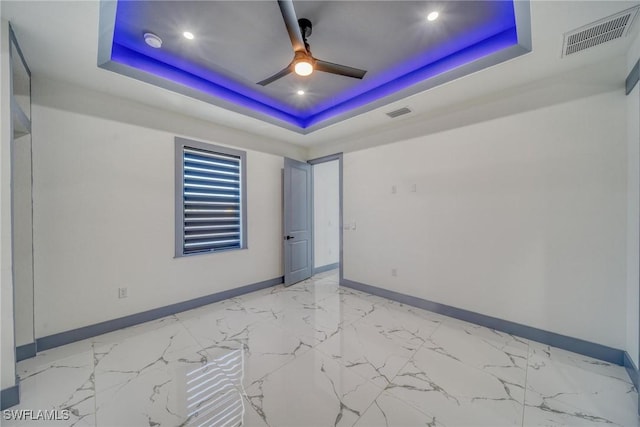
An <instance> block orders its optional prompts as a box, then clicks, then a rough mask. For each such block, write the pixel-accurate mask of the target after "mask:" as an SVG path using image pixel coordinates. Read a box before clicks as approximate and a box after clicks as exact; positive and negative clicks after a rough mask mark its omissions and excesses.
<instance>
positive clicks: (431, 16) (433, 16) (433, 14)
mask: <svg viewBox="0 0 640 427" xmlns="http://www.w3.org/2000/svg"><path fill="white" fill-rule="evenodd" d="M438 16H440V14H439V13H438V12H436V11H433V12H431V13H430V14H428V15H427V21H435V20H436V19H438Z"/></svg>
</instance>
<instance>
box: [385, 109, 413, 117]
mask: <svg viewBox="0 0 640 427" xmlns="http://www.w3.org/2000/svg"><path fill="white" fill-rule="evenodd" d="M410 112H411V110H410V109H409V108H407V107H402V108H399V109H397V110H393V111H389V112H388V113H387V116H389V117H391V118H392V119H395V118H396V117H398V116H403V115H405V114H409V113H410Z"/></svg>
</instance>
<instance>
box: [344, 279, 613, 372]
mask: <svg viewBox="0 0 640 427" xmlns="http://www.w3.org/2000/svg"><path fill="white" fill-rule="evenodd" d="M340 285H341V286H346V287H348V288H352V289H357V290H359V291H362V292H367V293H369V294H373V295H378V296H381V297H383V298H387V299H390V300H394V301H397V302H400V303H403V304H407V305H411V306H414V307H418V308H422V309H424V310H428V311H432V312H434V313H439V314H442V315H445V316H449V317H454V318H456V319H460V320H464V321H466V322H470V323H475V324H476V325H480V326H485V327H487V328H491V329H495V330H496V331H501V332H505V333H507V334H512V335H517V336H519V337H522V338H526V339H530V340H533V341H538V342H541V343H543V344H547V345H550V346H553V347H558V348H562V349H564V350H569V351H572V352H574V353H578V354H582V355H585V356H589V357H593V358H595V359H599V360H604V361H605V362H609V363H614V364H616V365H620V366H624V351H622V350H619V349H616V348H612V347H607V346H605V345H602V344H597V343H594V342H590V341H585V340H581V339H578V338H573V337H569V336H566V335H561V334H557V333H555V332H549V331H545V330H543V329H538V328H534V327H531V326H527V325H522V324H519V323H515V322H511V321H509V320H503V319H499V318H497V317H491V316H486V315H484V314H480V313H475V312H473V311H468V310H464V309H461V308H456V307H452V306H449V305H445V304H440V303H437V302H433V301H429V300H425V299H422V298H418V297H414V296H411V295H406V294H402V293H399V292H395V291H390V290H388V289H383V288H379V287H376V286H371V285H366V284H364V283H359V282H354V281H352V280H348V279H342V280H341V281H340Z"/></svg>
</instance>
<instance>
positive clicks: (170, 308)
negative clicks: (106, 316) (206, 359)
mask: <svg viewBox="0 0 640 427" xmlns="http://www.w3.org/2000/svg"><path fill="white" fill-rule="evenodd" d="M283 282H284V277H282V276H281V277H276V278H275V279H270V280H265V281H263V282H258V283H253V284H251V285H246V286H241V287H239V288H234V289H229V290H228V291H223V292H218V293H215V294H211V295H205V296H203V297H199V298H195V299H192V300H189V301H184V302H179V303H176V304H171V305H167V306H164V307H159V308H154V309H152V310H148V311H144V312H142V313H136V314H131V315H129V316H125V317H120V318H118V319H113V320H107V321H105V322H100V323H96V324H94V325H89V326H83V327H82V328H78V329H73V330H70V331H65V332H60V333H57V334H53V335H49V336H46V337H42V338H38V339H36V346H37V349H38V351H42V350H48V349H50V348H54V347H59V346H61V345H65V344H69V343H72V342H76V341H80V340H84V339H87V338H91V337H95V336H97V335H102V334H105V333H107V332H112V331H116V330H118V329H122V328H127V327H129V326H134V325H138V324H140V323H144V322H149V321H151V320H156V319H160V318H161V317H166V316H170V315H172V314H176V313H180V312H182V311H187V310H191V309H194V308H198V307H202V306H203V305H207V304H212V303H214V302H218V301H222V300H225V299H229V298H233V297H237V296H240V295H244V294H248V293H250V292H254V291H257V290H260V289H264V288H269V287H271V286H276V285H279V284H281V283H283Z"/></svg>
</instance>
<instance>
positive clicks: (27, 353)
mask: <svg viewBox="0 0 640 427" xmlns="http://www.w3.org/2000/svg"><path fill="white" fill-rule="evenodd" d="M35 355H36V343H34V342H32V343H29V344H25V345H21V346H18V347H16V362H19V361H21V360H25V359H30V358H32V357H35Z"/></svg>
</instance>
